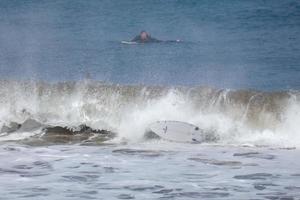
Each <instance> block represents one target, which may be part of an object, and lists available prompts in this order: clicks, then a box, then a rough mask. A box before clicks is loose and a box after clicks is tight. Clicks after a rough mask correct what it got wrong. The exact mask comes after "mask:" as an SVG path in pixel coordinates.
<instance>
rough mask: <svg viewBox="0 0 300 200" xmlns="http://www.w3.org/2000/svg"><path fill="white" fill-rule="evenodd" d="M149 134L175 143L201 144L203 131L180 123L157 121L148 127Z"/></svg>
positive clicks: (191, 125)
mask: <svg viewBox="0 0 300 200" xmlns="http://www.w3.org/2000/svg"><path fill="white" fill-rule="evenodd" d="M148 132H150V133H154V134H155V135H157V136H159V137H160V138H162V139H165V140H170V141H175V142H188V143H201V142H203V141H204V139H205V138H204V136H203V131H202V130H201V129H199V127H197V126H195V125H193V124H189V123H186V122H180V121H157V122H154V123H152V124H150V125H149V126H148Z"/></svg>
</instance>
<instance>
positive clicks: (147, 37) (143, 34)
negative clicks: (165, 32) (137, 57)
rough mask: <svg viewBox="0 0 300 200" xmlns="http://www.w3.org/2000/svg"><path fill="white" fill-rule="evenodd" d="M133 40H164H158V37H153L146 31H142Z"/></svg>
mask: <svg viewBox="0 0 300 200" xmlns="http://www.w3.org/2000/svg"><path fill="white" fill-rule="evenodd" d="M131 42H137V43H156V42H162V41H161V40H158V39H156V38H153V37H151V36H150V34H149V33H147V32H146V31H141V33H140V34H139V35H137V36H136V37H135V38H133V39H132V40H131Z"/></svg>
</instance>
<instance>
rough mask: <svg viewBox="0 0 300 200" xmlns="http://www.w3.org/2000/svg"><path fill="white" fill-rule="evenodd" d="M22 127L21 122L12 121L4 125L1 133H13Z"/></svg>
mask: <svg viewBox="0 0 300 200" xmlns="http://www.w3.org/2000/svg"><path fill="white" fill-rule="evenodd" d="M20 127H21V124H18V123H16V122H11V123H10V124H9V125H8V126H6V125H4V126H2V128H1V130H0V133H13V132H15V131H17V130H19V128H20Z"/></svg>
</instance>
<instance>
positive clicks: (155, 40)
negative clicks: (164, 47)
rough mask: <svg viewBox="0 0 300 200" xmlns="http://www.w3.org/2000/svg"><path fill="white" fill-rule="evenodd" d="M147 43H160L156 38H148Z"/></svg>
mask: <svg viewBox="0 0 300 200" xmlns="http://www.w3.org/2000/svg"><path fill="white" fill-rule="evenodd" d="M148 41H149V42H162V41H161V40H158V39H156V38H153V37H149V40H148Z"/></svg>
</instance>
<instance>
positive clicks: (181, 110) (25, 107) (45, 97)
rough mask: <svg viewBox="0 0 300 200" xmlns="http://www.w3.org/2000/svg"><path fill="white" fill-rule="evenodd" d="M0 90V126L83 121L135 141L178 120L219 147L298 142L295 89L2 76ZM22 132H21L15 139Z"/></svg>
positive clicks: (298, 108) (299, 108)
mask: <svg viewBox="0 0 300 200" xmlns="http://www.w3.org/2000/svg"><path fill="white" fill-rule="evenodd" d="M0 90H1V94H2V95H1V102H0V103H1V112H0V115H1V116H0V120H1V126H3V125H5V124H6V125H7V124H9V123H10V122H17V123H22V122H24V121H25V120H26V119H29V118H31V119H35V120H37V121H39V122H40V123H43V124H47V125H56V126H57V125H59V126H67V127H74V126H78V125H80V124H86V125H88V126H90V127H92V128H95V129H102V130H103V129H104V130H109V131H112V132H116V133H118V137H117V138H116V141H120V140H126V141H131V142H138V141H141V140H143V136H144V133H145V130H146V129H147V126H148V125H149V124H150V123H153V122H154V121H158V120H178V121H185V122H189V123H192V124H195V125H197V126H199V127H200V128H201V129H203V130H205V131H206V132H208V133H209V134H214V135H217V136H218V138H219V140H218V141H217V142H218V143H221V144H234V145H245V144H247V145H275V146H297V147H298V146H300V142H299V141H300V140H299V137H300V134H299V122H300V114H299V112H300V103H299V93H298V92H297V91H293V92H292V91H286V92H284V91H283V92H260V91H250V90H249V91H231V90H219V89H214V88H204V87H203V88H186V87H173V88H167V87H153V86H147V87H146V86H125V85H123V86H122V85H107V84H102V83H99V82H89V81H83V82H66V83H57V84H49V83H40V82H20V81H17V82H13V81H2V82H1V88H0ZM22 135H23V136H22ZM28 136H32V133H29V134H28ZM6 137H7V136H6ZM24 137H26V134H25V133H23V134H19V135H18V137H16V139H20V138H24ZM9 138H10V139H12V136H9ZM2 139H3V138H2Z"/></svg>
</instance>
